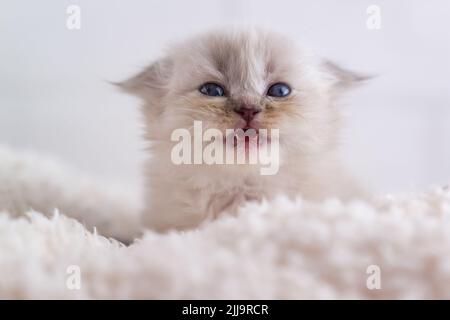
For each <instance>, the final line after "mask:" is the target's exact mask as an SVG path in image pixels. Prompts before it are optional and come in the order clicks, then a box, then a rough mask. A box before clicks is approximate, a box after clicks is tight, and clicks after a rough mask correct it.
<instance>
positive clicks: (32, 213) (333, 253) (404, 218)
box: [0, 148, 450, 299]
mask: <svg viewBox="0 0 450 320" xmlns="http://www.w3.org/2000/svg"><path fill="white" fill-rule="evenodd" d="M136 203H138V200H137V199H135V197H134V196H133V194H132V195H127V194H126V193H125V192H124V190H120V188H119V189H112V188H111V187H106V186H103V185H101V184H99V183H97V182H93V181H91V180H89V179H86V178H83V177H82V176H80V174H78V173H74V172H71V171H70V170H68V169H67V168H64V167H62V166H60V165H58V164H57V163H54V162H52V161H49V160H46V159H42V158H40V157H36V156H33V155H30V154H25V153H17V152H13V151H11V150H9V149H7V148H0V209H2V210H3V211H2V213H1V214H0V270H1V271H2V272H1V273H0V298H61V299H72V298H89V299H90V298H158V299H160V298H175V299H176V298H194V299H197V298H209V299H224V298H227V299H228V298H230V299H241V298H249V299H272V298H278V299H303V298H313V299H315V298H447V299H448V298H450V287H449V283H450V232H449V231H450V219H449V218H450V191H449V190H448V189H447V188H435V189H432V190H429V191H427V192H424V193H423V194H419V195H408V196H407V195H404V196H389V197H388V196H386V197H381V198H377V199H374V200H371V201H369V202H367V201H366V202H363V201H356V202H355V201H354V202H350V203H342V202H340V201H339V200H337V199H330V200H328V201H325V202H323V203H309V202H305V201H302V200H301V199H298V200H297V201H289V200H287V199H284V198H279V199H277V200H275V201H272V202H266V203H263V204H255V203H249V204H248V205H247V206H246V207H244V208H242V210H241V212H240V213H239V214H238V215H237V216H224V217H223V218H221V219H218V220H216V221H214V222H210V223H208V224H205V225H203V226H201V227H200V228H199V229H197V230H194V231H188V232H172V233H167V234H157V233H153V232H151V231H144V233H143V235H140V226H139V206H138V205H136ZM130 237H138V239H137V240H136V241H134V242H133V243H132V244H131V245H128V246H126V245H124V244H122V243H121V242H119V241H118V240H117V239H128V238H130Z"/></svg>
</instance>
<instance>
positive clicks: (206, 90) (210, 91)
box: [198, 82, 225, 97]
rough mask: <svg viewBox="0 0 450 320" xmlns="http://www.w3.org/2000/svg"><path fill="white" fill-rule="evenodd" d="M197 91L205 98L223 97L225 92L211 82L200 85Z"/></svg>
mask: <svg viewBox="0 0 450 320" xmlns="http://www.w3.org/2000/svg"><path fill="white" fill-rule="evenodd" d="M198 90H199V91H200V92H201V93H203V94H204V95H205V96H210V97H223V96H224V95H225V90H224V89H223V88H222V87H221V86H219V85H218V84H215V83H212V82H208V83H205V84H202V85H201V87H200V88H199V89H198Z"/></svg>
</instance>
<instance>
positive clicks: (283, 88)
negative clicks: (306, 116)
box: [267, 82, 291, 98]
mask: <svg viewBox="0 0 450 320" xmlns="http://www.w3.org/2000/svg"><path fill="white" fill-rule="evenodd" d="M290 93H291V88H290V87H289V86H288V85H287V84H285V83H281V82H279V83H275V84H273V85H272V86H270V88H269V90H267V95H268V96H270V97H276V98H282V97H287V96H288V95H289V94H290Z"/></svg>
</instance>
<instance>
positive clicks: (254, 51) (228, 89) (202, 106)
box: [121, 30, 363, 231]
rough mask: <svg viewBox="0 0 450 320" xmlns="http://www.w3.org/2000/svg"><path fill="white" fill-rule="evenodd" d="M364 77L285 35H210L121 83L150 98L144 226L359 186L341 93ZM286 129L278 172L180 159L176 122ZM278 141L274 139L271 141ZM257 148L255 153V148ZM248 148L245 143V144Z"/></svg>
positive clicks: (345, 193)
mask: <svg viewBox="0 0 450 320" xmlns="http://www.w3.org/2000/svg"><path fill="white" fill-rule="evenodd" d="M361 80H363V78H362V77H360V76H358V75H356V74H354V73H351V72H348V71H346V70H344V69H342V68H340V67H338V66H337V65H335V64H333V63H330V62H327V61H323V60H322V59H319V58H317V57H316V56H314V55H313V54H312V53H311V52H309V51H307V50H305V49H301V48H298V47H296V46H294V45H293V43H292V41H291V40H289V39H286V38H284V37H283V36H280V35H278V34H274V33H269V32H264V31H261V30H250V31H239V32H236V31H233V32H217V31H215V32H211V33H208V34H206V35H203V36H200V37H196V38H194V39H191V40H189V41H187V42H184V43H182V44H180V45H178V46H175V47H172V48H171V50H170V51H169V52H168V54H167V56H166V57H164V58H162V59H160V60H158V61H156V62H155V63H153V64H152V65H150V66H149V67H148V68H146V69H145V70H144V71H142V72H141V73H139V74H138V75H136V76H135V77H133V78H131V79H129V80H127V81H126V82H124V83H122V84H121V86H122V87H123V88H124V89H125V90H126V91H127V92H130V93H133V94H135V95H137V96H139V97H141V98H142V99H143V101H144V106H143V113H144V115H145V121H146V136H145V137H146V139H147V140H148V141H149V142H150V150H151V159H150V160H149V162H148V163H147V165H146V168H145V174H146V179H147V180H146V181H147V184H146V193H145V195H146V203H147V208H146V212H145V214H144V219H145V224H146V226H147V227H151V228H153V229H156V230H160V231H163V230H167V229H171V228H176V229H185V228H192V227H195V226H198V225H199V224H200V223H201V222H202V221H204V220H206V219H210V218H215V217H217V216H218V215H220V214H221V213H222V212H224V211H226V212H233V211H235V209H236V208H237V206H238V205H240V204H242V203H243V202H244V201H247V200H261V199H270V198H273V197H274V196H277V195H286V196H288V197H296V196H299V195H300V196H302V197H305V198H307V199H323V198H324V197H328V196H339V197H351V196H355V195H356V194H357V193H358V189H357V188H356V187H355V186H354V185H353V182H352V180H351V179H349V178H348V177H347V176H346V174H344V172H343V169H342V168H341V167H340V165H339V161H338V160H337V157H336V147H337V141H338V131H339V126H340V118H341V116H340V110H339V108H338V106H337V99H338V98H339V96H340V95H341V93H342V92H344V91H345V90H346V89H348V88H350V87H351V86H352V85H353V84H354V83H357V82H359V81H361ZM195 120H198V121H202V124H203V128H217V129H219V130H220V131H221V132H225V130H226V129H229V128H243V129H248V128H254V129H256V130H258V129H269V130H270V129H279V134H280V138H279V140H278V141H279V148H280V149H279V160H280V161H279V170H278V172H277V173H276V174H275V175H261V174H260V171H259V170H257V169H258V168H259V166H258V165H256V166H255V165H219V164H215V165H207V164H197V165H188V164H181V165H176V164H174V163H173V161H172V160H171V152H172V148H173V147H174V145H176V144H177V142H174V141H171V134H172V132H173V131H174V130H176V129H178V128H186V129H188V130H190V131H192V128H193V123H194V121H195ZM270 143H271V142H269V144H270ZM255 150H258V148H252V149H251V150H250V151H249V152H255ZM247 151H248V148H247Z"/></svg>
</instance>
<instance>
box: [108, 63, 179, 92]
mask: <svg viewBox="0 0 450 320" xmlns="http://www.w3.org/2000/svg"><path fill="white" fill-rule="evenodd" d="M172 65H173V63H172V60H170V59H169V58H165V59H161V60H158V61H156V62H154V63H153V64H151V65H150V66H148V67H147V68H145V69H144V70H143V71H141V72H140V73H138V74H137V75H135V76H133V77H131V78H130V79H128V80H125V81H123V82H119V83H115V84H116V85H117V86H118V87H119V88H121V89H122V90H123V91H125V92H127V93H131V94H134V95H137V96H140V97H143V98H145V97H148V96H155V95H163V94H164V92H165V90H166V88H167V85H168V82H169V79H170V76H171V74H172V69H173V67H172Z"/></svg>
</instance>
